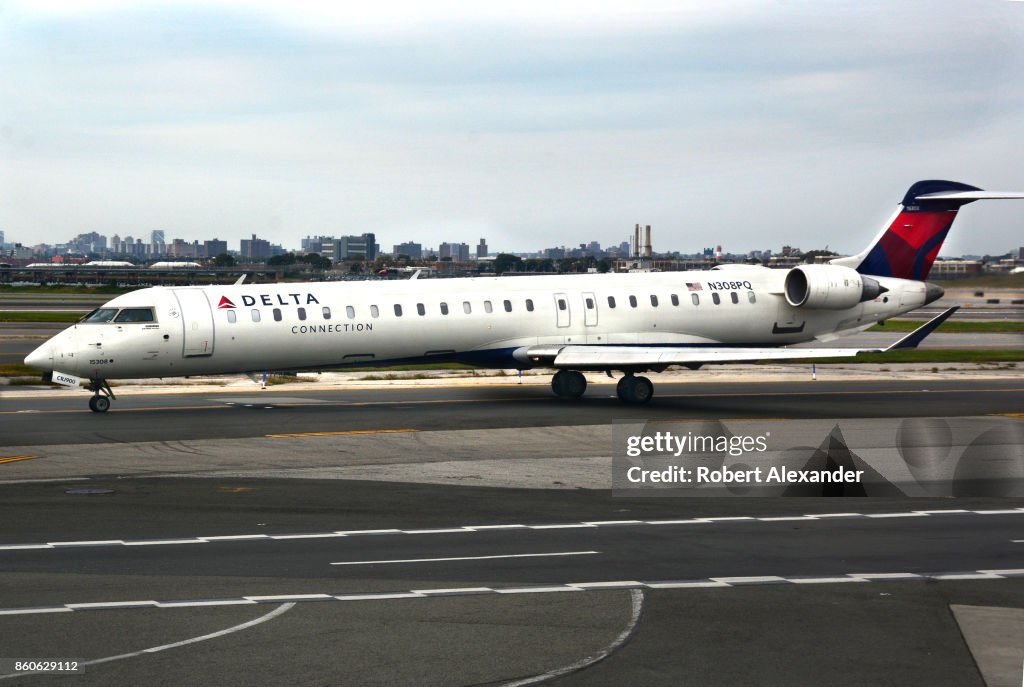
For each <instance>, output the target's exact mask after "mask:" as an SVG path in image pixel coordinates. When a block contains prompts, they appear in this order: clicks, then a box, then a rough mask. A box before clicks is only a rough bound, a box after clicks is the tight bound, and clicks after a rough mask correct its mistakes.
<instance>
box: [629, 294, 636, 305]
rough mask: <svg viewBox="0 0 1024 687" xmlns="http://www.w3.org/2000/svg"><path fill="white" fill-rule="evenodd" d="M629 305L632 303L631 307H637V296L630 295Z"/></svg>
mask: <svg viewBox="0 0 1024 687" xmlns="http://www.w3.org/2000/svg"><path fill="white" fill-rule="evenodd" d="M629 305H630V306H631V307H633V308H635V307H636V296H630V297H629Z"/></svg>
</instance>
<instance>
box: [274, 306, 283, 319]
mask: <svg viewBox="0 0 1024 687" xmlns="http://www.w3.org/2000/svg"><path fill="white" fill-rule="evenodd" d="M280 321H281V308H274V322H280Z"/></svg>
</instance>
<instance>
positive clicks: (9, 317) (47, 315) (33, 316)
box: [0, 309, 89, 323]
mask: <svg viewBox="0 0 1024 687" xmlns="http://www.w3.org/2000/svg"><path fill="white" fill-rule="evenodd" d="M88 312H89V310H88V309H83V310H82V311H81V312H47V311H37V312H30V311H28V310H24V311H22V310H19V311H17V312H0V322H68V323H71V322H78V321H79V320H80V319H82V316H83V315H85V314H86V313H88Z"/></svg>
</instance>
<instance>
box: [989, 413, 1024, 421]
mask: <svg viewBox="0 0 1024 687" xmlns="http://www.w3.org/2000/svg"><path fill="white" fill-rule="evenodd" d="M993 415H996V416H998V417H1015V418H1017V419H1018V420H1024V413H993Z"/></svg>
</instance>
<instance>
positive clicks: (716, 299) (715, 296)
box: [711, 293, 722, 305]
mask: <svg viewBox="0 0 1024 687" xmlns="http://www.w3.org/2000/svg"><path fill="white" fill-rule="evenodd" d="M711 300H712V301H714V302H715V305H721V303H722V298H721V296H719V295H718V294H717V293H713V294H711Z"/></svg>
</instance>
